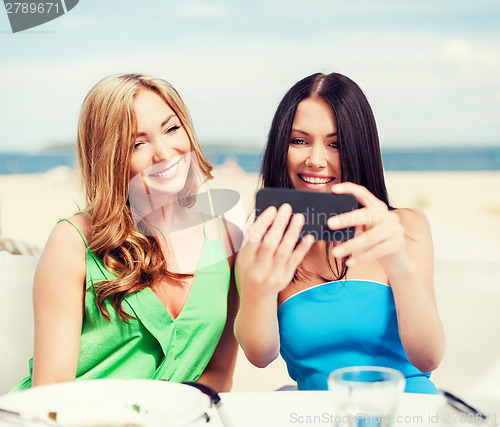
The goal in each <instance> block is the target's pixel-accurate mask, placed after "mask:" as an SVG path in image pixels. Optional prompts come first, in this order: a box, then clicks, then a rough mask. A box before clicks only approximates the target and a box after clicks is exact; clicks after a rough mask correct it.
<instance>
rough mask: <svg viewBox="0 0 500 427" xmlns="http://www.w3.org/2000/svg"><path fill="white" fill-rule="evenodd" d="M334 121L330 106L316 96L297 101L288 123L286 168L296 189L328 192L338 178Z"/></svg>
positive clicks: (337, 155) (338, 161) (338, 165)
mask: <svg viewBox="0 0 500 427" xmlns="http://www.w3.org/2000/svg"><path fill="white" fill-rule="evenodd" d="M337 147H338V137H337V124H336V120H335V116H334V114H333V111H332V109H331V108H330V106H329V105H328V104H327V102H326V101H325V100H324V99H323V98H320V97H312V98H307V99H305V100H303V101H301V102H300V103H299V105H298V106H297V111H296V113H295V117H294V120H293V125H292V133H291V136H290V143H289V148H288V154H287V162H286V164H287V171H288V177H289V179H290V183H291V184H292V187H293V188H295V189H296V190H313V191H322V192H329V191H330V189H331V187H332V185H334V184H337V183H339V182H340V179H341V175H340V172H341V170H340V159H339V152H338V148H337Z"/></svg>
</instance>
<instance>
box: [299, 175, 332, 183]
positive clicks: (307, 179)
mask: <svg viewBox="0 0 500 427" xmlns="http://www.w3.org/2000/svg"><path fill="white" fill-rule="evenodd" d="M300 177H301V178H302V179H303V180H304V181H305V182H308V183H310V184H326V183H327V182H330V181H331V180H332V179H333V178H319V177H312V176H302V175H300Z"/></svg>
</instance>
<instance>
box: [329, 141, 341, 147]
mask: <svg viewBox="0 0 500 427" xmlns="http://www.w3.org/2000/svg"><path fill="white" fill-rule="evenodd" d="M330 147H332V148H339V143H338V142H332V143H330Z"/></svg>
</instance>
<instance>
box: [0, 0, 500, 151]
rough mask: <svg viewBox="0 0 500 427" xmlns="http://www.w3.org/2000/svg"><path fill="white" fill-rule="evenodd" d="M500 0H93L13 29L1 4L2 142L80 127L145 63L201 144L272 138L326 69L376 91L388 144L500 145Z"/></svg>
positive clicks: (57, 137)
mask: <svg viewBox="0 0 500 427" xmlns="http://www.w3.org/2000/svg"><path fill="white" fill-rule="evenodd" d="M499 70H500V2H498V1H497V0H488V1H487V0H468V1H465V0H440V1H435V0H421V1H418V2H417V1H410V0H379V1H373V0H352V1H349V2H347V1H345V0H343V1H339V0H310V1H307V2H305V1H295V0H267V1H261V0H254V1H252V2H248V1H226V0H215V1H210V0H208V1H189V0H184V1H176V2H172V1H168V0H150V1H147V0H144V1H140V2H139V1H131V0H80V2H79V4H78V5H77V6H76V7H75V8H74V9H73V10H71V11H70V12H68V13H67V14H66V15H64V16H62V17H60V18H58V19H56V20H54V21H52V22H49V23H47V24H44V25H42V26H39V27H36V28H33V29H31V30H27V31H23V32H20V33H16V34H12V33H11V31H10V26H9V23H8V20H7V15H6V13H5V9H4V6H3V3H2V4H0V124H1V127H2V133H1V135H2V136H1V137H0V150H2V151H12V150H23V151H32V150H38V149H41V148H43V147H44V146H47V145H50V144H58V143H65V142H71V141H74V139H75V134H76V123H77V117H78V112H79V107H80V105H81V102H82V100H83V98H84V96H85V94H86V93H87V91H88V90H89V89H90V88H91V87H92V85H93V84H94V83H95V82H97V81H98V80H99V79H100V78H102V77H104V76H106V75H108V74H113V73H120V72H133V71H137V72H145V73H148V74H152V75H154V76H157V77H162V78H165V79H166V80H169V81H170V82H171V83H172V84H173V85H174V86H175V87H176V88H177V89H178V90H179V92H180V94H181V96H182V97H183V98H184V100H185V102H186V104H187V106H188V108H189V110H190V112H191V115H192V117H193V121H194V124H195V129H196V132H197V134H198V136H199V138H200V141H201V142H202V144H210V143H214V142H224V143H231V144H234V145H238V144H253V145H255V147H256V148H260V147H262V146H263V144H264V141H265V138H266V135H267V132H268V129H269V125H270V123H271V119H272V115H273V113H274V111H275V109H276V106H277V104H278V102H279V100H280V99H281V97H282V96H283V95H284V93H285V92H286V91H287V89H288V88H289V87H290V86H291V85H292V84H293V83H295V82H296V81H297V80H299V79H300V78H302V77H304V76H306V75H309V74H312V73H314V72H317V71H322V72H332V71H335V72H340V73H343V74H346V75H347V76H349V77H351V78H352V79H353V80H355V81H356V82H357V83H358V84H359V85H360V86H361V87H362V88H363V90H364V91H365V93H366V95H367V96H368V99H369V101H370V102H371V105H372V107H373V110H374V112H375V117H376V119H377V123H378V126H379V132H380V137H381V144H382V146H383V147H393V146H399V147H414V146H429V145H447V146H464V145H497V146H498V145H500V119H499V118H500V72H499Z"/></svg>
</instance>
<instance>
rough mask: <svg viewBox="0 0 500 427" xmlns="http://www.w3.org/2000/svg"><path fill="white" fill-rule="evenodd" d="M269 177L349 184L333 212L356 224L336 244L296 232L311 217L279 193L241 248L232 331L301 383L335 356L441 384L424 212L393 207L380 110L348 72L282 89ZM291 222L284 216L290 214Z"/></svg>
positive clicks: (256, 358) (270, 181)
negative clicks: (436, 376)
mask: <svg viewBox="0 0 500 427" xmlns="http://www.w3.org/2000/svg"><path fill="white" fill-rule="evenodd" d="M262 180H263V185H264V187H280V188H294V189H297V190H309V191H321V192H334V193H351V194H353V195H354V196H355V197H356V198H357V200H358V202H359V204H360V206H361V207H360V208H359V209H357V210H355V211H352V212H350V213H347V214H343V215H339V216H336V217H331V218H330V219H329V221H328V226H329V227H330V228H331V229H341V228H344V227H349V226H354V227H356V235H355V237H354V238H353V239H351V240H349V241H347V242H344V243H341V244H333V243H330V244H327V243H326V242H324V241H318V242H314V238H313V237H312V236H305V237H304V238H303V239H302V240H301V241H300V242H299V243H298V244H297V241H298V240H299V235H300V232H301V229H302V226H303V224H304V217H303V215H301V214H295V215H293V217H292V212H291V208H290V206H289V205H287V204H284V205H282V206H281V207H280V208H279V209H278V210H276V209H275V208H272V207H271V208H268V209H267V210H266V211H264V212H263V214H262V215H260V216H259V217H258V219H257V220H256V221H255V222H254V224H252V226H251V227H250V229H249V233H248V242H247V244H246V245H245V246H244V247H243V249H242V250H241V251H240V252H239V254H238V256H237V259H236V272H237V283H238V285H239V290H240V298H241V304H240V310H239V313H238V315H237V318H236V323H235V331H236V336H237V339H238V341H239V343H240V345H241V346H242V348H243V349H244V351H245V354H246V356H247V358H248V359H249V360H250V361H251V362H252V363H253V364H254V365H256V366H259V367H264V366H266V365H268V364H269V363H270V362H271V361H273V360H274V359H275V358H276V357H277V356H278V354H279V352H281V355H282V356H283V358H284V360H285V361H286V363H287V367H288V371H289V373H290V375H291V377H292V378H293V379H294V380H296V381H297V383H298V387H299V389H326V388H327V377H328V374H329V373H330V372H331V371H332V370H334V369H336V368H340V367H347V366H356V365H370V366H385V367H391V368H395V369H398V370H400V371H401V372H403V374H404V375H405V377H406V391H407V392H419V393H436V388H435V386H434V384H433V383H432V382H431V381H430V379H429V377H430V372H431V371H433V370H434V369H435V368H436V367H437V366H438V365H439V363H440V361H441V359H442V357H443V353H444V334H443V328H442V325H441V321H440V319H439V315H438V312H437V308H436V300H435V295H434V285H433V244H432V238H431V233H430V228H429V224H428V221H427V219H426V217H425V216H424V214H423V213H421V212H419V211H418V210H415V209H395V208H393V207H391V205H390V203H389V200H388V196H387V190H386V186H385V182H384V175H383V170H382V162H381V156H380V148H379V141H378V135H377V129H376V125H375V119H374V117H373V113H372V111H371V108H370V106H369V104H368V101H367V99H366V97H365V95H364V94H363V92H362V91H361V89H360V88H359V87H358V85H357V84H356V83H354V82H353V81H352V80H350V79H349V78H347V77H345V76H343V75H341V74H336V73H333V74H329V75H324V74H314V75H311V76H309V77H306V78H305V79H303V80H301V81H299V82H298V83H296V84H295V85H294V86H293V87H292V88H291V89H290V90H289V91H288V93H287V94H286V95H285V97H284V98H283V100H282V101H281V103H280V105H279V107H278V110H277V112H276V114H275V116H274V120H273V123H272V126H271V130H270V133H269V139H268V142H267V146H266V150H265V154H264V162H263V168H262ZM289 220H291V222H290V226H289V227H288V228H287V224H288V222H289Z"/></svg>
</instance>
